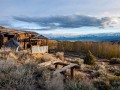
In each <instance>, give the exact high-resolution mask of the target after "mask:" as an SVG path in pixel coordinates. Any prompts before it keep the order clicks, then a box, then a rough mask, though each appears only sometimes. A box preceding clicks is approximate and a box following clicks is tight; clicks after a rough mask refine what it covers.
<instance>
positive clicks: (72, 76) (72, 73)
mask: <svg viewBox="0 0 120 90" xmlns="http://www.w3.org/2000/svg"><path fill="white" fill-rule="evenodd" d="M73 78H74V68H71V79H73Z"/></svg>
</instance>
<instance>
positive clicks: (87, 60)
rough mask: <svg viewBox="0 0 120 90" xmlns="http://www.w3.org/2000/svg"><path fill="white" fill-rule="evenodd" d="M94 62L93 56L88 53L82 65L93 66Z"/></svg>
mask: <svg viewBox="0 0 120 90" xmlns="http://www.w3.org/2000/svg"><path fill="white" fill-rule="evenodd" d="M95 62H96V58H95V56H93V55H92V53H91V52H90V51H88V54H87V55H86V57H85V59H84V63H85V64H88V65H95Z"/></svg>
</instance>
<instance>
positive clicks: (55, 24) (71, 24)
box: [13, 15, 111, 29]
mask: <svg viewBox="0 0 120 90" xmlns="http://www.w3.org/2000/svg"><path fill="white" fill-rule="evenodd" d="M13 18H14V19H15V20H18V21H23V22H28V23H35V24H37V25H39V26H41V27H47V28H50V29H53V28H80V27H104V26H109V25H110V24H111V18H109V17H104V18H97V17H91V16H84V15H71V16H51V17H17V16H15V17H13Z"/></svg>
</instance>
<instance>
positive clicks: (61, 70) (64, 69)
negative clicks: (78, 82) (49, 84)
mask: <svg viewBox="0 0 120 90" xmlns="http://www.w3.org/2000/svg"><path fill="white" fill-rule="evenodd" d="M75 66H78V65H77V64H73V63H71V64H69V65H67V66H65V67H63V68H62V69H59V70H56V71H55V72H54V74H58V73H61V72H63V71H66V70H67V69H71V68H73V67H75Z"/></svg>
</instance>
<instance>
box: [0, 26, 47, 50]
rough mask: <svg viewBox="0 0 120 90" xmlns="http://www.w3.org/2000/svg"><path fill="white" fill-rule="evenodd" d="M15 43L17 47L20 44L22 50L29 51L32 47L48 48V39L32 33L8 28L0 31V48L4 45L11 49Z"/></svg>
mask: <svg viewBox="0 0 120 90" xmlns="http://www.w3.org/2000/svg"><path fill="white" fill-rule="evenodd" d="M8 42H9V43H8ZM10 43H11V44H10ZM14 43H15V44H17V45H18V43H19V45H20V47H21V48H23V49H28V48H32V46H48V38H46V37H44V36H43V35H40V34H38V33H35V32H30V31H19V30H13V29H7V28H2V29H0V48H1V47H2V44H4V45H5V46H7V47H9V46H10V45H12V44H14ZM17 45H16V46H17ZM10 47H12V46H10Z"/></svg>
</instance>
